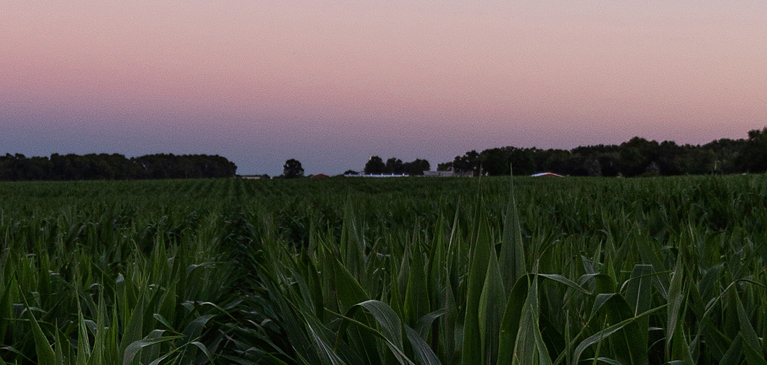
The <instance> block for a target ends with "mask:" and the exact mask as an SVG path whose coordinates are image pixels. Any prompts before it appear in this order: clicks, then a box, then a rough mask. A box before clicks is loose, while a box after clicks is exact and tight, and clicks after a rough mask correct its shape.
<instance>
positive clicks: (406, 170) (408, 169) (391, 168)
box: [365, 156, 431, 176]
mask: <svg viewBox="0 0 767 365" xmlns="http://www.w3.org/2000/svg"><path fill="white" fill-rule="evenodd" d="M430 169H431V166H430V165H429V161H427V160H423V159H420V158H417V159H415V160H413V161H410V162H402V160H400V159H398V158H396V157H392V158H390V159H388V160H386V163H384V162H383V159H381V158H380V157H378V156H372V157H370V159H369V160H368V162H367V163H366V164H365V173H366V174H376V175H377V174H394V175H402V174H405V175H410V176H414V175H423V172H424V171H429V170H430Z"/></svg>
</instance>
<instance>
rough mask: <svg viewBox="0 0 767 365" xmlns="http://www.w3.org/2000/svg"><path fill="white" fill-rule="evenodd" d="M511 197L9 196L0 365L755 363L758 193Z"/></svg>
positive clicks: (716, 180) (651, 191) (423, 193)
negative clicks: (16, 364)
mask: <svg viewBox="0 0 767 365" xmlns="http://www.w3.org/2000/svg"><path fill="white" fill-rule="evenodd" d="M513 183H514V185H513V194H512V187H511V184H510V180H509V178H508V177H506V178H482V179H476V178H407V179H363V178H347V179H343V178H329V179H322V180H312V179H298V180H271V181H270V180H266V181H264V180H256V181H254V180H236V179H220V180H155V181H87V182H85V181H83V182H79V181H78V182H12V183H9V182H6V183H0V237H1V239H2V241H0V247H1V248H2V251H0V365H2V364H4V363H9V364H13V363H18V364H35V363H39V364H78V365H79V364H150V363H154V364H171V363H176V364H189V363H193V364H204V363H220V364H230V363H240V364H249V363H254V362H260V363H274V364H282V363H288V364H295V363H298V364H321V363H326V364H344V363H346V364H360V363H370V364H392V363H401V364H410V363H425V364H431V363H443V364H458V363H462V364H476V363H487V364H491V363H499V364H511V363H513V362H515V361H516V362H518V363H524V364H530V363H535V364H538V363H540V364H548V363H555V364H576V363H584V364H585V363H588V364H594V363H601V364H614V363H623V364H661V363H668V362H672V363H674V364H677V363H678V364H713V363H717V364H718V363H723V364H740V363H747V364H764V363H765V356H764V355H765V354H767V342H765V341H764V338H765V336H767V305H765V303H767V275H766V274H767V273H766V272H765V268H766V266H765V264H766V263H767V177H765V176H763V175H752V176H724V177H722V176H715V177H711V176H707V177H667V178H647V179H639V178H637V179H616V178H548V179H547V178H539V179H535V178H527V177H524V178H515V179H514V181H513ZM673 361H677V362H673Z"/></svg>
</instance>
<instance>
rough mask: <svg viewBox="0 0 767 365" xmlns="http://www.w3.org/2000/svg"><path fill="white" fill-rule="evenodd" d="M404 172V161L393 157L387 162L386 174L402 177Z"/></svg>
mask: <svg viewBox="0 0 767 365" xmlns="http://www.w3.org/2000/svg"><path fill="white" fill-rule="evenodd" d="M403 172H404V168H403V166H402V160H400V159H398V158H395V157H392V158H390V159H388V160H386V173H387V174H397V175H400V174H402V173H403Z"/></svg>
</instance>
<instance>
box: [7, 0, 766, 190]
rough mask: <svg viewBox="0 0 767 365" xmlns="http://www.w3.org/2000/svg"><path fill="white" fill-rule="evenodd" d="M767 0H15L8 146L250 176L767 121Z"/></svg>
mask: <svg viewBox="0 0 767 365" xmlns="http://www.w3.org/2000/svg"><path fill="white" fill-rule="evenodd" d="M765 24H767V2H763V1H742V2H738V3H737V4H726V3H721V2H715V1H678V2H673V3H668V2H665V1H660V0H652V1H647V2H642V3H635V2H630V3H616V2H607V1H595V0H591V1H584V2H578V3H577V4H576V3H572V2H566V1H551V2H545V3H540V2H537V3H528V2H518V1H514V2H501V1H490V2H478V1H472V2H461V3H454V2H438V1H432V0H416V1H392V2H387V3H372V2H370V3H368V2H359V1H332V2H330V1H318V2H310V3H306V2H298V1H235V0H226V1H216V2H209V1H184V2H181V1H168V2H151V1H134V2H109V1H106V2H105V1H78V0H75V1H67V2H55V3H48V2H28V1H15V0H14V1H8V2H3V5H2V6H0V49H2V53H0V131H1V133H0V153H6V152H8V153H17V152H18V153H24V154H27V155H49V154H51V153H122V154H126V155H129V156H135V155H142V154H147V153H160V152H165V153H177V154H184V153H186V154H195V153H207V154H219V155H222V156H225V157H227V158H229V159H231V160H232V161H234V162H235V163H236V164H237V165H238V166H239V170H238V172H239V173H268V174H272V175H274V174H279V173H280V172H281V170H282V164H283V163H284V161H285V160H287V159H289V158H296V159H298V160H299V161H301V162H302V163H303V165H304V168H305V169H306V171H307V173H320V172H324V173H329V174H336V173H341V172H343V171H344V170H346V169H360V168H362V166H363V165H364V163H365V162H366V160H367V158H368V157H369V156H370V155H379V156H381V157H382V158H384V159H386V158H388V157H398V158H401V159H402V160H404V161H410V160H413V159H415V158H426V159H428V160H429V161H430V162H431V163H432V166H433V167H436V165H437V163H439V162H445V161H450V160H452V158H453V157H455V156H456V155H461V154H463V153H464V152H466V151H468V150H471V149H476V150H482V149H485V148H490V147H500V146H507V145H513V146H518V147H533V146H535V147H540V148H572V147H576V146H578V145H592V144H612V143H621V142H624V141H626V140H628V139H629V138H631V137H633V136H641V137H644V138H648V139H655V140H674V141H677V142H678V143H692V144H699V143H706V142H709V141H711V140H714V139H718V138H744V137H745V136H746V133H747V131H748V130H749V129H756V128H762V127H763V126H764V125H765V124H767V108H765V107H764V105H765V101H764V99H765V96H767V68H765V67H764V65H765V64H767V47H765V46H764V40H765V39H767V26H765Z"/></svg>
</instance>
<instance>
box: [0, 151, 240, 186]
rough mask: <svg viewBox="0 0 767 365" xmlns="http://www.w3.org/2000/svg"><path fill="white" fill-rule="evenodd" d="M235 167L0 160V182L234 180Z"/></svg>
mask: <svg viewBox="0 0 767 365" xmlns="http://www.w3.org/2000/svg"><path fill="white" fill-rule="evenodd" d="M236 171H237V165H235V164H234V163H233V162H231V161H229V160H228V159H226V158H225V157H221V156H218V155H174V154H164V153H163V154H152V155H144V156H140V157H131V158H127V157H125V156H123V155H121V154H116V153H115V154H106V153H102V154H86V155H75V154H67V155H60V154H57V153H54V154H52V155H51V156H50V157H44V156H43V157H26V156H24V155H22V154H14V155H11V154H6V155H5V156H0V180H3V181H20V180H134V179H187V178H221V177H234V176H235V172H236Z"/></svg>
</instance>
